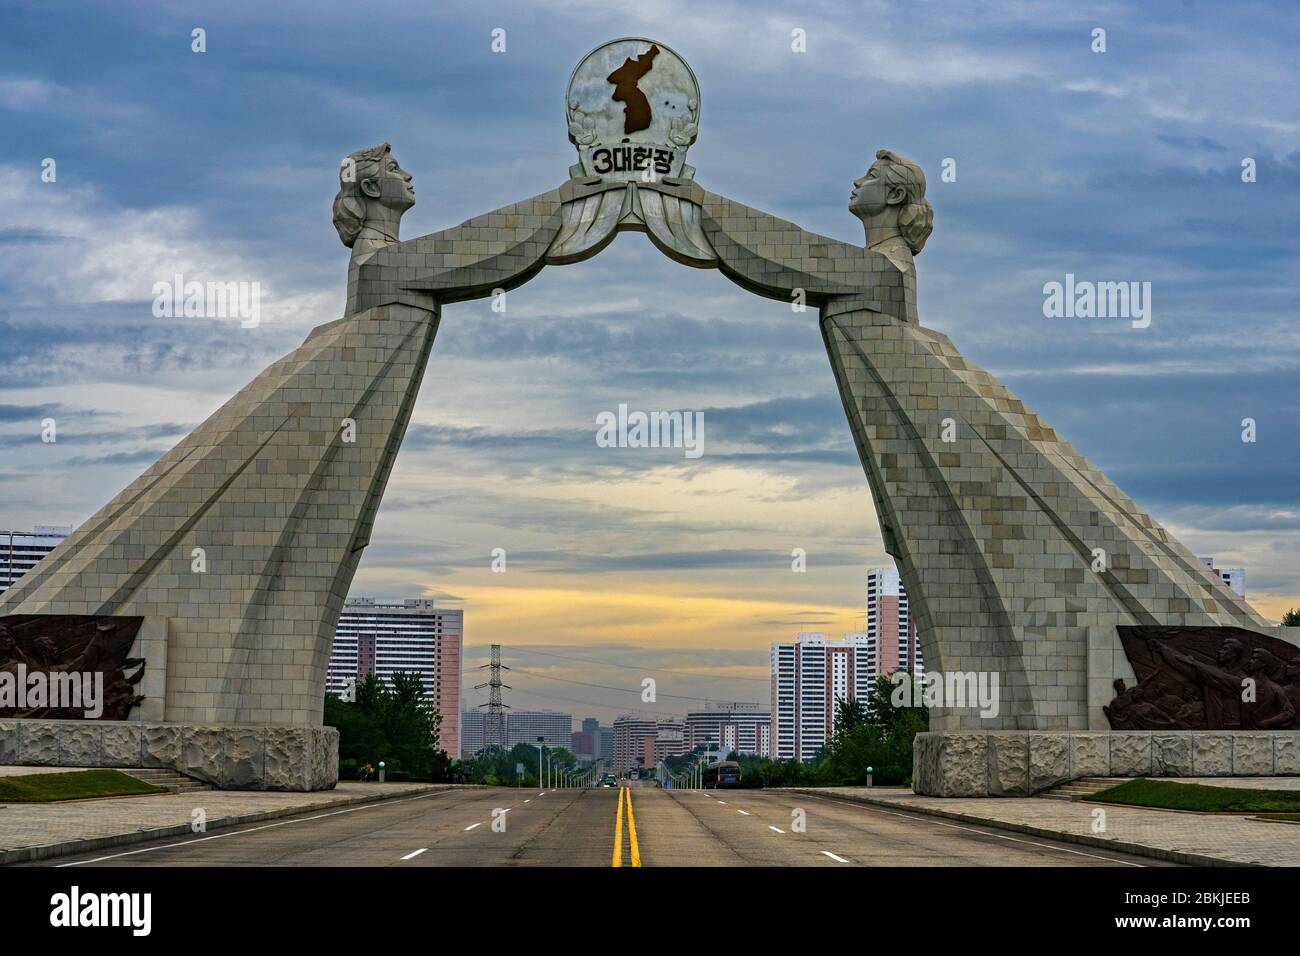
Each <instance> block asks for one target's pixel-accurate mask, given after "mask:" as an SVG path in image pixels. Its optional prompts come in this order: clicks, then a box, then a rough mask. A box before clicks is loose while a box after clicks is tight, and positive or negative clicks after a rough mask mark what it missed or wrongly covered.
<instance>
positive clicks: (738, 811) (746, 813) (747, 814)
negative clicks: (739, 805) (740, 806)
mask: <svg viewBox="0 0 1300 956" xmlns="http://www.w3.org/2000/svg"><path fill="white" fill-rule="evenodd" d="M736 812H737V813H743V814H744V815H745V816H749V811H748V810H737V811H736Z"/></svg>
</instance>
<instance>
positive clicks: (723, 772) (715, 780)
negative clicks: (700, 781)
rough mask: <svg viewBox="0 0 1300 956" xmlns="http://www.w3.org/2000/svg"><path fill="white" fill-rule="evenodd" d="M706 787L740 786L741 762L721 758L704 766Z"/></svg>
mask: <svg viewBox="0 0 1300 956" xmlns="http://www.w3.org/2000/svg"><path fill="white" fill-rule="evenodd" d="M704 786H705V787H739V786H740V764H738V763H736V761H734V760H719V761H718V762H717V763H713V764H709V765H708V766H707V767H705V768H704Z"/></svg>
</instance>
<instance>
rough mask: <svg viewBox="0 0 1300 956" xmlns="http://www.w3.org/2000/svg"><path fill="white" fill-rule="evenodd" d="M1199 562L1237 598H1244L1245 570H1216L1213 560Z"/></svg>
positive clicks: (1207, 559)
mask: <svg viewBox="0 0 1300 956" xmlns="http://www.w3.org/2000/svg"><path fill="white" fill-rule="evenodd" d="M1201 562H1202V563H1203V564H1204V565H1205V566H1206V567H1207V568H1209V569H1210V570H1211V571H1213V572H1214V573H1215V574H1217V575H1218V576H1219V580H1220V581H1222V582H1223V583H1224V584H1226V585H1227V586H1228V587H1230V588H1232V590H1233V591H1234V592H1236V594H1237V596H1238V597H1243V598H1244V597H1245V596H1246V569H1245V568H1217V567H1215V566H1214V559H1213V558H1201Z"/></svg>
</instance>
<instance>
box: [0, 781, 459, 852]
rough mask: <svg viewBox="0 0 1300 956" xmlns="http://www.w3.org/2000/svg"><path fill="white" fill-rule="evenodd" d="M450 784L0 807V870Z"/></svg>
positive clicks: (354, 785) (347, 785)
mask: <svg viewBox="0 0 1300 956" xmlns="http://www.w3.org/2000/svg"><path fill="white" fill-rule="evenodd" d="M452 786H453V785H452V784H428V783H385V784H376V783H354V782H346V783H345V782H340V783H339V785H338V786H337V787H336V788H335V789H333V790H321V791H318V792H316V793H285V792H279V791H269V790H200V791H196V792H193V793H188V794H185V793H165V794H158V795H157V796H148V797H105V798H102V799H98V800H64V801H59V802H56V803H0V864H5V863H22V862H26V861H29V860H42V859H47V858H49V857H53V856H62V855H65V854H69V853H84V852H86V851H88V850H98V849H104V848H107V847H115V846H123V845H125V844H129V843H142V842H144V841H146V840H154V839H157V838H158V837H168V836H176V837H181V838H185V837H193V836H200V835H202V834H199V833H195V832H194V831H193V830H192V829H191V822H192V821H193V819H194V813H195V811H196V810H202V811H203V813H204V814H205V815H206V827H207V830H206V832H208V833H211V832H212V831H213V830H217V829H221V828H223V827H230V826H236V825H238V824H244V823H256V822H260V821H264V820H273V819H276V818H277V817H287V816H292V815H293V814H295V813H303V812H305V811H309V810H331V809H340V808H343V807H348V806H355V805H358V804H363V803H374V802H375V801H377V800H393V799H398V798H401V797H412V796H415V795H417V794H421V793H433V792H437V791H440V790H449V789H451V788H452Z"/></svg>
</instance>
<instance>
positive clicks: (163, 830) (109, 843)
mask: <svg viewBox="0 0 1300 956" xmlns="http://www.w3.org/2000/svg"><path fill="white" fill-rule="evenodd" d="M458 789H463V788H462V787H460V786H459V785H457V784H430V785H429V786H427V787H423V788H420V789H413V790H402V791H400V792H397V793H377V794H365V795H357V796H350V797H337V798H335V799H332V800H327V801H325V802H322V803H313V804H311V805H310V806H301V807H282V808H281V809H278V810H262V811H260V812H258V813H245V814H242V815H240V816H233V817H218V818H217V819H216V820H210V821H208V824H207V828H208V831H211V830H221V829H225V828H227V827H235V826H240V825H242V824H245V823H261V822H263V821H266V820H278V819H281V818H283V817H293V816H297V815H298V814H300V813H314V812H316V811H319V810H337V809H339V808H341V807H352V806H361V805H364V804H367V803H382V802H384V801H385V800H397V799H400V798H401V797H414V796H419V795H422V794H427V793H441V792H442V791H444V790H458ZM108 799H113V798H108ZM188 835H193V831H192V830H191V829H190V825H189V824H188V823H178V824H175V825H173V826H166V827H154V828H151V829H148V830H135V831H132V832H130V833H111V834H109V835H108V836H102V837H91V838H89V839H81V840H68V841H65V842H63V843H41V844H37V845H35V846H24V847H19V848H17V849H15V850H4V849H0V866H7V865H9V864H12V863H29V862H31V861H33V860H48V859H52V858H53V857H59V856H69V855H71V854H74V853H86V852H90V851H93V850H106V849H109V848H111V847H117V846H129V845H130V844H132V843H146V842H148V841H149V840H158V839H161V838H163V837H171V836H188Z"/></svg>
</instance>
